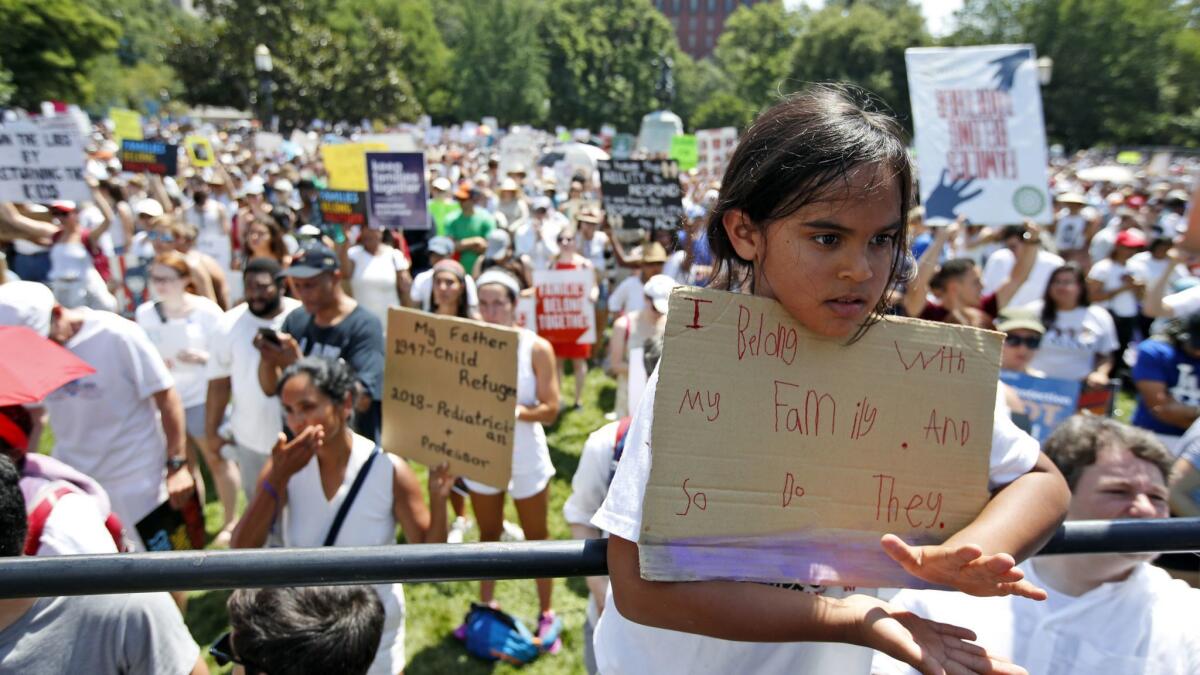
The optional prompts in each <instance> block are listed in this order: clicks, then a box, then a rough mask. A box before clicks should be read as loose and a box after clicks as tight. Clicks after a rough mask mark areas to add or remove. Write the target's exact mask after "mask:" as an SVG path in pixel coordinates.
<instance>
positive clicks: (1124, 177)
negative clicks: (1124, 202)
mask: <svg viewBox="0 0 1200 675" xmlns="http://www.w3.org/2000/svg"><path fill="white" fill-rule="evenodd" d="M1075 175H1076V176H1077V177H1078V178H1079V180H1086V181H1088V182H1089V183H1132V182H1133V178H1134V176H1133V170H1132V169H1130V168H1129V167H1125V166H1118V165H1116V164H1106V165H1104V166H1093V167H1091V168H1089V169H1080V170H1079V171H1076V172H1075Z"/></svg>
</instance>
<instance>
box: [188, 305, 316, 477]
mask: <svg viewBox="0 0 1200 675" xmlns="http://www.w3.org/2000/svg"><path fill="white" fill-rule="evenodd" d="M299 306H300V301H298V300H295V299H293V298H288V297H285V298H283V305H282V308H281V309H280V311H279V314H277V315H275V316H274V317H273V318H270V319H263V318H260V317H257V316H255V315H254V314H253V313H252V312H251V311H250V307H249V306H248V305H246V304H241V305H238V306H237V307H234V308H233V309H231V310H229V311H228V312H226V313H225V315H224V316H223V317H221V321H220V322H219V323H218V324H217V327H216V330H215V331H213V333H212V336H211V338H210V340H209V346H208V352H209V353H208V369H207V372H206V375H207V377H208V379H210V380H216V379H219V378H222V377H228V378H229V381H230V393H231V396H232V401H233V411H232V413H231V414H230V416H229V426H230V431H231V432H232V433H233V440H234V442H235V443H237V444H238V445H240V446H242V447H243V448H248V449H250V450H253V451H255V452H260V453H262V454H264V455H267V454H270V452H271V448H272V447H273V446H274V445H275V441H276V439H278V438H279V432H280V431H283V408H282V407H281V406H280V404H279V398H278V397H276V396H267V395H265V394H263V391H262V387H261V386H260V385H259V383H258V363H259V361H260V360H261V358H262V355H261V354H259V352H258V350H257V349H255V348H254V344H253V342H254V335H255V333H257V332H258V329H260V328H272V329H274V330H279V329H280V328H281V327H282V326H283V320H284V319H285V318H287V315H288V314H291V312H292V310H294V309H296V308H297V307H299Z"/></svg>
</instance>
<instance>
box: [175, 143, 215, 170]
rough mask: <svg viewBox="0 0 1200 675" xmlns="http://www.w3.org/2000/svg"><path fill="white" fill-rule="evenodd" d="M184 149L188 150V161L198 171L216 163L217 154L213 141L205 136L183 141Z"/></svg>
mask: <svg viewBox="0 0 1200 675" xmlns="http://www.w3.org/2000/svg"><path fill="white" fill-rule="evenodd" d="M183 147H184V148H186V149H187V154H188V161H190V162H191V163H192V166H194V167H196V168H198V169H203V168H204V167H206V166H212V165H213V164H214V163H216V153H215V152H214V151H213V146H212V141H210V140H208V139H207V138H205V137H203V136H199V135H192V136H188V137H187V138H185V139H183Z"/></svg>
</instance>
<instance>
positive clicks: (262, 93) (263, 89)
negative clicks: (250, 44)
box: [254, 45, 275, 129]
mask: <svg viewBox="0 0 1200 675" xmlns="http://www.w3.org/2000/svg"><path fill="white" fill-rule="evenodd" d="M274 69H275V65H274V64H273V63H271V50H270V49H268V48H267V46H266V45H258V46H257V47H255V48H254V70H256V71H258V92H259V94H258V98H259V110H260V111H261V115H262V118H261V119H262V126H263V128H264V129H265V128H267V127H268V126H269V125H270V124H271V118H272V117H273V116H274V114H275V111H274V105H272V101H271V88H272V84H273V83H272V82H271V71H272V70H274Z"/></svg>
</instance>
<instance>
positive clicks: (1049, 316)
mask: <svg viewBox="0 0 1200 675" xmlns="http://www.w3.org/2000/svg"><path fill="white" fill-rule="evenodd" d="M1063 272H1070V273H1071V274H1074V275H1075V281H1076V282H1078V284H1079V306H1080V307H1087V306H1088V305H1090V304H1092V300H1091V298H1089V297H1088V289H1087V275H1086V274H1084V272H1083V268H1082V267H1080V266H1079V265H1076V264H1075V263H1067V264H1065V265H1063V266H1062V267H1059V268H1058V269H1056V270H1054V272H1052V273H1051V274H1050V278H1049V279H1048V280H1047V281H1046V292H1045V293H1042V325H1043V326H1045V327H1046V330H1050V327H1051V326H1053V325H1054V319H1056V318H1057V317H1058V306H1057V305H1055V304H1054V298H1052V297H1051V296H1050V288H1051V287H1052V286H1054V277H1057V276H1058V275H1059V274H1061V273H1063Z"/></svg>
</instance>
